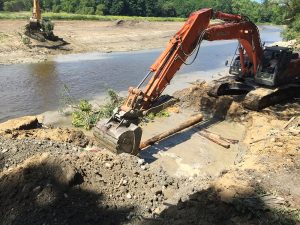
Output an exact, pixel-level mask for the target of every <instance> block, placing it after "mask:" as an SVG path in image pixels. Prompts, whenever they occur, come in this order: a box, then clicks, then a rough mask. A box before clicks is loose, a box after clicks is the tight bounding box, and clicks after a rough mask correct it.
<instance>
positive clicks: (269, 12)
mask: <svg viewBox="0 0 300 225" xmlns="http://www.w3.org/2000/svg"><path fill="white" fill-rule="evenodd" d="M40 2H41V7H42V9H43V11H49V12H50V11H51V12H67V13H77V14H91V15H93V14H97V15H125V16H152V17H156V16H160V17H187V16H188V15H189V14H190V13H191V12H193V11H195V10H198V9H200V8H204V7H212V8H214V9H215V10H220V11H223V12H227V13H234V14H243V15H246V16H248V17H249V18H250V19H251V20H252V21H254V22H270V23H277V24H287V25H289V28H291V32H290V35H293V31H295V30H297V31H299V30H300V0H263V1H262V3H258V2H257V1H254V0H40ZM31 8H32V0H0V11H1V10H4V11H11V12H13V11H29V10H31Z"/></svg>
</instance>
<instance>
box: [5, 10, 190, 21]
mask: <svg viewBox="0 0 300 225" xmlns="http://www.w3.org/2000/svg"><path fill="white" fill-rule="evenodd" d="M30 15H31V13H30V12H0V19H24V20H25V19H28V18H29V17H30ZM43 16H44V17H47V18H48V19H51V20H96V21H116V20H126V21H150V22H164V21H174V22H175V21H176V22H183V21H185V20H186V19H185V18H177V17H138V16H103V15H81V14H72V13H64V12H62V13H53V12H46V13H44V14H43Z"/></svg>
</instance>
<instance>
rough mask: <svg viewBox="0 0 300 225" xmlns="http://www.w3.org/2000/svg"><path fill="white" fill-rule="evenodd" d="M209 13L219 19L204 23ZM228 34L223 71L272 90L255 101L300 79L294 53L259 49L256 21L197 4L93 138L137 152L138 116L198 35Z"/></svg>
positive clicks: (194, 50) (191, 51)
mask: <svg viewBox="0 0 300 225" xmlns="http://www.w3.org/2000/svg"><path fill="white" fill-rule="evenodd" d="M212 18H215V19H219V20H222V22H221V23H215V24H210V20H211V19H212ZM233 39H236V40H238V42H239V47H238V56H237V57H235V58H234V59H233V61H232V63H231V65H230V71H229V72H230V73H231V74H232V75H234V76H235V78H236V79H237V80H239V81H240V84H244V85H247V87H248V88H249V87H250V90H253V91H254V92H255V91H256V89H259V88H260V87H266V86H268V88H267V89H270V90H272V93H271V94H270V95H267V97H266V96H263V97H260V99H256V101H258V102H260V101H262V102H266V99H267V100H270V101H271V100H273V101H274V99H276V98H274V95H276V92H277V91H276V90H278V86H284V85H290V84H291V85H294V84H295V85H297V83H298V82H299V81H300V59H299V55H298V54H295V53H293V52H292V51H291V50H290V49H288V48H283V47H278V46H274V47H266V48H264V47H263V46H262V44H261V40H260V35H259V30H258V28H257V26H256V25H255V24H254V23H252V22H251V21H250V20H249V19H248V18H246V17H244V16H241V15H232V14H227V13H222V12H214V11H213V10H212V9H211V8H206V9H201V10H199V11H197V12H194V13H192V14H191V15H190V17H189V18H188V20H187V21H186V23H185V24H184V25H183V27H182V28H181V29H180V30H179V31H178V32H177V33H176V34H175V35H174V37H173V38H172V39H171V40H170V42H169V44H168V46H167V48H166V49H165V51H164V52H163V53H162V54H161V55H160V56H159V57H158V59H157V60H156V61H155V62H154V64H153V65H152V66H151V67H150V71H149V73H148V74H147V75H146V76H145V78H144V79H143V80H142V81H141V82H140V84H139V85H138V86H137V87H136V88H132V87H131V88H129V94H128V97H127V99H126V100H125V102H124V104H123V105H122V106H121V107H119V108H116V109H115V111H114V114H113V116H112V117H111V118H110V119H109V120H105V121H100V122H99V123H98V124H97V125H96V127H95V128H94V135H95V137H96V138H97V140H99V141H100V143H102V144H104V145H105V146H106V147H107V148H108V149H110V150H113V151H114V152H116V153H123V152H125V153H130V154H137V153H138V152H139V145H140V141H141V137H142V129H141V128H140V127H139V126H138V123H139V121H140V118H142V117H143V115H144V112H145V111H146V110H148V109H150V108H151V107H152V106H153V104H155V103H156V102H157V101H158V98H159V97H160V96H161V94H162V92H163V91H164V90H165V88H166V87H167V85H169V84H170V82H171V80H172V78H173V77H174V75H175V74H176V72H177V71H178V70H179V69H180V68H181V66H182V65H183V64H189V63H187V62H186V61H187V59H188V57H190V56H192V55H195V57H194V59H193V61H194V60H195V58H196V56H197V54H198V51H199V48H200V44H201V42H202V41H203V40H207V41H216V40H233ZM147 80H148V83H147V85H146V87H145V88H144V89H143V90H142V89H141V87H142V86H143V84H144V83H145V82H146V81H147ZM250 84H251V85H250ZM224 86H226V87H227V88H228V86H230V85H228V84H226V85H225V84H221V85H219V86H218V90H217V91H216V92H218V93H217V95H222V93H221V92H226V91H224ZM297 89H298V90H299V86H298V87H297ZM220 90H221V91H220ZM250 90H248V91H250ZM253 91H250V92H253ZM274 93H275V94H274ZM285 93H286V91H285ZM269 96H271V97H269ZM255 104H257V103H255ZM255 104H254V105H255Z"/></svg>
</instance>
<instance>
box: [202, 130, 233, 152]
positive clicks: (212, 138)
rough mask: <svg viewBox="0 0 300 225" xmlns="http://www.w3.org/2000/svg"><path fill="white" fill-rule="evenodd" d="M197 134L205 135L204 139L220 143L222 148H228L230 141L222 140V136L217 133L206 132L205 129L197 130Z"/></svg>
mask: <svg viewBox="0 0 300 225" xmlns="http://www.w3.org/2000/svg"><path fill="white" fill-rule="evenodd" d="M198 134H199V135H201V136H203V137H205V138H206V139H208V140H210V141H212V142H214V143H216V144H218V145H221V146H222V147H224V148H230V142H229V141H226V140H224V139H223V138H222V137H220V136H219V135H217V134H213V133H211V132H208V131H206V130H203V131H199V132H198Z"/></svg>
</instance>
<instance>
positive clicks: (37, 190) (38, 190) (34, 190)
mask: <svg viewBox="0 0 300 225" xmlns="http://www.w3.org/2000/svg"><path fill="white" fill-rule="evenodd" d="M41 190H42V187H41V186H37V187H35V188H34V189H33V190H32V192H35V193H38V192H40V191H41Z"/></svg>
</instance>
